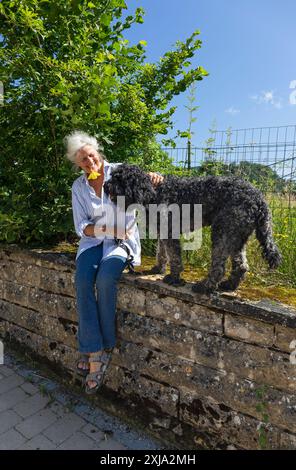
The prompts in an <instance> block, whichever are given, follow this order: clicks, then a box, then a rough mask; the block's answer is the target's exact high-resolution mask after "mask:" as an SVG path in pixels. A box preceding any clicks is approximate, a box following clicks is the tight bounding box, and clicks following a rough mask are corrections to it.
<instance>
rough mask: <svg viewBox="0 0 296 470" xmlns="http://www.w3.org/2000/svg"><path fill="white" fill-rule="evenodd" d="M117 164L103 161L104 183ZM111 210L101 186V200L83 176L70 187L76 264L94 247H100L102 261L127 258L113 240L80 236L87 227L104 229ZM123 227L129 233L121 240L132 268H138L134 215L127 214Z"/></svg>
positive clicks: (138, 252) (139, 257) (136, 232)
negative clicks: (90, 225) (124, 226)
mask: <svg viewBox="0 0 296 470" xmlns="http://www.w3.org/2000/svg"><path fill="white" fill-rule="evenodd" d="M120 164H121V163H109V162H107V161H106V160H104V182H105V181H107V180H108V179H109V178H110V176H111V170H112V168H115V167H116V166H118V165H120ZM114 208H115V205H114V204H113V203H112V201H111V200H110V198H109V196H107V195H106V194H105V192H104V189H103V186H102V193H101V197H98V196H97V195H96V193H95V190H94V188H93V187H92V186H91V185H90V184H89V182H88V179H87V176H86V175H85V174H83V175H81V176H79V177H78V178H77V179H76V180H75V181H74V183H73V184H72V211H73V220H74V226H75V231H76V233H77V235H78V236H79V237H80V242H79V247H78V251H77V254H76V260H77V258H78V256H79V255H80V254H81V253H82V252H83V251H85V250H87V249H88V248H92V247H93V246H97V245H99V244H100V243H103V257H102V259H105V258H107V257H109V256H123V257H124V258H126V257H127V253H126V251H125V250H124V248H121V247H119V246H118V245H117V243H116V242H115V240H114V238H112V237H108V236H106V235H105V234H104V233H100V234H98V235H97V236H96V237H90V236H87V235H85V234H84V233H83V230H84V229H85V227H86V226H87V225H89V224H93V225H95V224H96V226H98V225H99V226H103V225H107V226H108V214H109V213H110V212H109V211H110V210H111V212H112V210H113V209H114ZM125 221H126V225H127V226H128V227H130V226H131V225H132V227H133V228H132V230H131V234H130V236H129V238H128V239H127V240H125V243H126V244H127V245H128V247H129V249H130V252H131V255H133V257H134V259H133V261H132V264H133V265H134V266H139V265H140V264H141V243H140V236H139V230H138V226H137V224H136V223H134V224H132V222H134V221H135V213H133V215H132V214H127V215H126V216H125Z"/></svg>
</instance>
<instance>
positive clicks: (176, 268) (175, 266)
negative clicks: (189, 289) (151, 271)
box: [163, 239, 185, 286]
mask: <svg viewBox="0 0 296 470" xmlns="http://www.w3.org/2000/svg"><path fill="white" fill-rule="evenodd" d="M163 242H164V243H165V248H166V252H167V255H168V259H169V263H170V274H167V275H166V276H165V277H164V278H163V282H165V283H166V284H170V285H174V286H180V285H183V284H185V281H184V280H183V279H181V278H180V273H181V272H182V271H183V264H182V255H181V243H180V240H177V239H168V240H163Z"/></svg>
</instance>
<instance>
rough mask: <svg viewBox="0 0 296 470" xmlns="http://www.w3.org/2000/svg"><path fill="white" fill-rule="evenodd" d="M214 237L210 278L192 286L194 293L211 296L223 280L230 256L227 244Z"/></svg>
mask: <svg viewBox="0 0 296 470" xmlns="http://www.w3.org/2000/svg"><path fill="white" fill-rule="evenodd" d="M215 238H216V237H212V263H211V268H210V271H209V273H208V276H207V277H206V278H205V279H203V280H202V281H199V282H197V283H196V284H194V285H193V286H192V290H193V292H197V293H199V294H211V293H212V292H213V291H215V290H216V289H217V286H218V283H219V282H220V281H221V280H222V279H223V276H224V274H225V266H226V261H227V258H228V257H229V256H230V250H229V249H228V244H227V242H223V240H221V239H219V240H216V239H215Z"/></svg>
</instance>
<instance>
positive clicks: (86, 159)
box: [76, 145, 103, 173]
mask: <svg viewBox="0 0 296 470" xmlns="http://www.w3.org/2000/svg"><path fill="white" fill-rule="evenodd" d="M76 164H77V165H78V166H79V167H80V168H82V170H84V171H85V172H86V173H91V172H92V171H99V170H100V168H101V166H102V164H103V160H102V158H101V157H100V155H99V153H98V152H97V151H96V150H95V149H94V148H93V147H92V146H91V145H85V146H84V147H82V148H81V149H79V150H78V152H77V153H76Z"/></svg>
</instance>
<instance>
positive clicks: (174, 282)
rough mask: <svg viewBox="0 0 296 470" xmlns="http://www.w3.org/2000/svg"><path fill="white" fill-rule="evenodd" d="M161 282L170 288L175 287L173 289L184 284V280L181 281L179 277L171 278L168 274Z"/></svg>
mask: <svg viewBox="0 0 296 470" xmlns="http://www.w3.org/2000/svg"><path fill="white" fill-rule="evenodd" d="M163 282H165V283H166V284H169V285H170V286H175V287H178V286H183V285H184V284H185V281H184V279H181V278H179V277H173V276H171V275H170V274H167V275H166V276H164V278H163Z"/></svg>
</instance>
